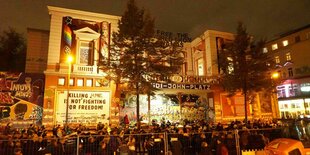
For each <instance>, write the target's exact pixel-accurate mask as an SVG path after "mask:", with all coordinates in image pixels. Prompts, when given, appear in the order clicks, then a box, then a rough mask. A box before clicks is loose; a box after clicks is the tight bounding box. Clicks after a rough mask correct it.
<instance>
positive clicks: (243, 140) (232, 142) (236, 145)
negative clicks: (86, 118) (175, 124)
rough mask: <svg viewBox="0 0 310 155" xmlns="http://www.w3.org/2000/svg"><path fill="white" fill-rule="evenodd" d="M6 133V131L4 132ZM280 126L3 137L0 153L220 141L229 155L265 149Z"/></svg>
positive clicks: (178, 149) (89, 152) (160, 150)
mask: <svg viewBox="0 0 310 155" xmlns="http://www.w3.org/2000/svg"><path fill="white" fill-rule="evenodd" d="M4 136H5V135H4ZM280 137H282V129H281V128H271V129H246V130H232V131H212V132H199V133H167V132H163V133H139V134H114V135H98V134H90V133H89V134H84V135H77V134H71V135H68V136H65V137H60V138H54V137H47V138H41V137H32V138H31V139H22V138H14V137H10V138H2V139H1V140H0V154H1V155H11V154H18V152H21V153H22V154H23V155H46V154H50V155H58V154H63V155H200V154H208V153H209V154H216V149H217V146H218V141H220V142H221V143H223V144H225V145H226V147H227V150H228V152H229V155H240V154H243V153H242V152H248V151H249V150H262V149H263V148H264V146H265V145H266V144H267V143H268V142H269V141H271V140H273V139H275V138H280Z"/></svg>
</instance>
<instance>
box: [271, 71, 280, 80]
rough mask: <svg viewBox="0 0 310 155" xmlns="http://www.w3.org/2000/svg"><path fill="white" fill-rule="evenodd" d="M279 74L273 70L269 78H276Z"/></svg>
mask: <svg viewBox="0 0 310 155" xmlns="http://www.w3.org/2000/svg"><path fill="white" fill-rule="evenodd" d="M279 76H280V75H279V73H278V72H274V73H272V75H271V78H272V79H278V78H279Z"/></svg>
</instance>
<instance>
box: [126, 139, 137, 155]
mask: <svg viewBox="0 0 310 155" xmlns="http://www.w3.org/2000/svg"><path fill="white" fill-rule="evenodd" d="M135 145H136V139H135V136H134V135H130V136H129V139H128V143H127V146H128V149H129V155H136V147H135Z"/></svg>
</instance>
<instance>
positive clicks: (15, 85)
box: [0, 72, 44, 123]
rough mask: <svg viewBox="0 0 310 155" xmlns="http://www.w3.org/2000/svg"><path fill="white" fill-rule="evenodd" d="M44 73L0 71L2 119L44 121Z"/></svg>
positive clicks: (0, 108)
mask: <svg viewBox="0 0 310 155" xmlns="http://www.w3.org/2000/svg"><path fill="white" fill-rule="evenodd" d="M43 94H44V75H43V74H26V73H8V72H0V121H1V122H12V121H25V120H27V121H28V120H31V121H32V122H34V123H41V121H42V112H43V110H42V105H43Z"/></svg>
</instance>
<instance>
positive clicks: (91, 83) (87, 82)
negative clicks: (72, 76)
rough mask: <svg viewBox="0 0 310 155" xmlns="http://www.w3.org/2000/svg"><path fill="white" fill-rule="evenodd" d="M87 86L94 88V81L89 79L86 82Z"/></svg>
mask: <svg viewBox="0 0 310 155" xmlns="http://www.w3.org/2000/svg"><path fill="white" fill-rule="evenodd" d="M86 86H87V87H91V86H93V80H92V79H87V80H86Z"/></svg>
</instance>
